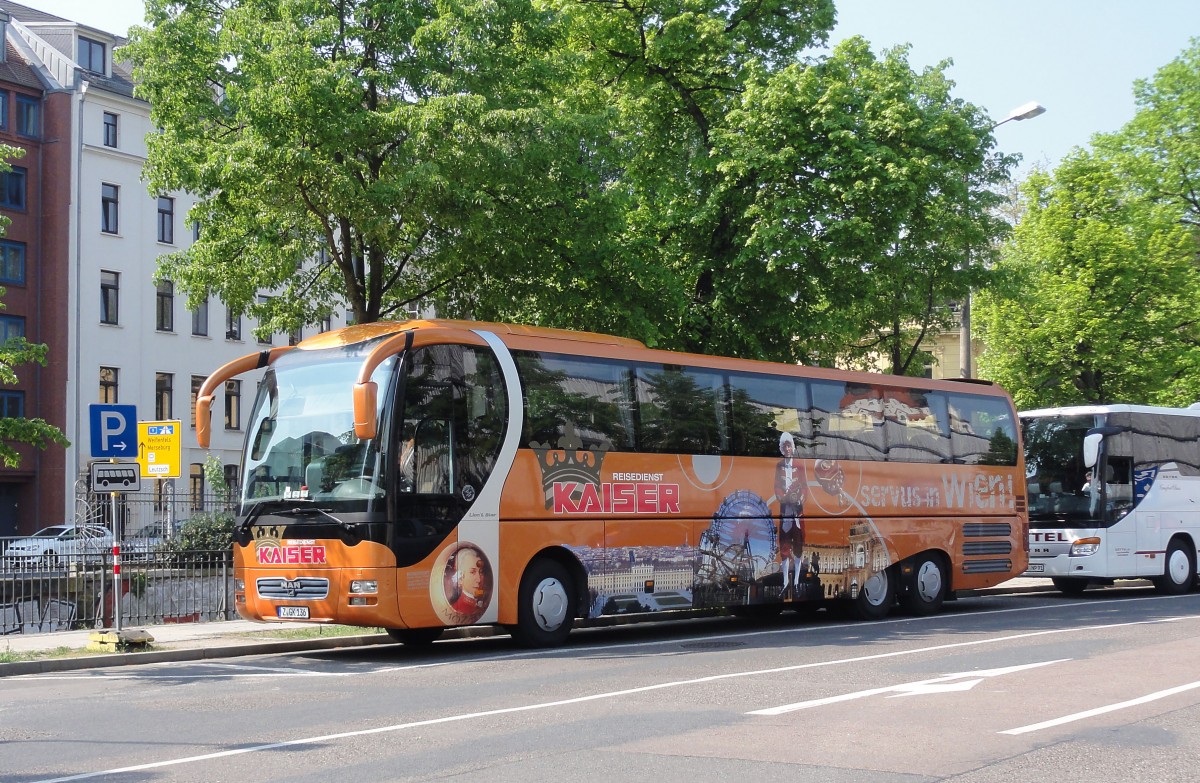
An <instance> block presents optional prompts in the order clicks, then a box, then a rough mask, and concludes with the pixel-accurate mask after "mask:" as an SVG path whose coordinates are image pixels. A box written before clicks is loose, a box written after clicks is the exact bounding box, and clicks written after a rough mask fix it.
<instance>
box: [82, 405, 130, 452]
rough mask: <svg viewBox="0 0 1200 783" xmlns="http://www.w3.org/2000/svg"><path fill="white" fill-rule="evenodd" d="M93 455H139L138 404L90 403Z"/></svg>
mask: <svg viewBox="0 0 1200 783" xmlns="http://www.w3.org/2000/svg"><path fill="white" fill-rule="evenodd" d="M88 411H89V413H90V414H91V415H90V417H89V418H90V420H91V425H92V426H91V430H92V456H93V457H124V458H126V459H130V458H133V457H136V456H137V434H138V432H137V406H135V405H89V406H88Z"/></svg>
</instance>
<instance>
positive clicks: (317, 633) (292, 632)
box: [237, 625, 384, 639]
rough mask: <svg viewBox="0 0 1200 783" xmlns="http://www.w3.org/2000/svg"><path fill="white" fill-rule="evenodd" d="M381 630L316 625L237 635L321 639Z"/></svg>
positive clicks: (359, 634)
mask: <svg viewBox="0 0 1200 783" xmlns="http://www.w3.org/2000/svg"><path fill="white" fill-rule="evenodd" d="M383 632H384V631H383V629H382V628H362V627H360V626H357V625H317V626H305V627H301V628H285V629H280V630H273V631H268V630H262V631H247V632H245V633H243V634H237V635H238V636H242V637H251V638H254V639H262V638H267V639H321V638H323V637H327V636H361V635H363V634H370V633H383Z"/></svg>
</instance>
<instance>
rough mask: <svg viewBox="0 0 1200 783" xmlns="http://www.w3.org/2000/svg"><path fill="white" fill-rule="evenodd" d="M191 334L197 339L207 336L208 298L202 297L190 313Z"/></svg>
mask: <svg viewBox="0 0 1200 783" xmlns="http://www.w3.org/2000/svg"><path fill="white" fill-rule="evenodd" d="M192 334H194V335H196V336H197V337H207V336H208V297H207V296H206V297H204V301H203V302H201V303H200V304H199V305H198V306H197V307H196V309H195V310H193V311H192Z"/></svg>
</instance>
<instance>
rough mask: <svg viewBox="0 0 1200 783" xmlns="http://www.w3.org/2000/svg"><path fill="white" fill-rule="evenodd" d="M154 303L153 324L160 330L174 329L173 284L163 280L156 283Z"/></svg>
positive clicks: (170, 330) (171, 330) (169, 330)
mask: <svg viewBox="0 0 1200 783" xmlns="http://www.w3.org/2000/svg"><path fill="white" fill-rule="evenodd" d="M156 298H157V303H156V305H155V326H154V328H155V329H157V330H158V331H160V332H173V331H175V284H174V283H172V282H171V281H170V280H164V281H162V282H161V283H159V284H158V293H157V294H156Z"/></svg>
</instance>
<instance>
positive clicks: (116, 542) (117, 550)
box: [108, 459, 121, 633]
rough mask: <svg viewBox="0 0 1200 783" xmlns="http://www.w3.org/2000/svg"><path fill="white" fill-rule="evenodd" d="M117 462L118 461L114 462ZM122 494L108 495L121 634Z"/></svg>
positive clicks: (116, 624) (117, 624)
mask: <svg viewBox="0 0 1200 783" xmlns="http://www.w3.org/2000/svg"><path fill="white" fill-rule="evenodd" d="M112 461H113V462H116V460H115V459H114V460H112ZM120 494H121V493H120V492H110V493H108V496H109V498H110V499H111V501H112V529H113V630H114V631H116V632H117V633H120V632H121V527H120V519H119V515H118V513H117V497H118V496H119V495H120Z"/></svg>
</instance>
